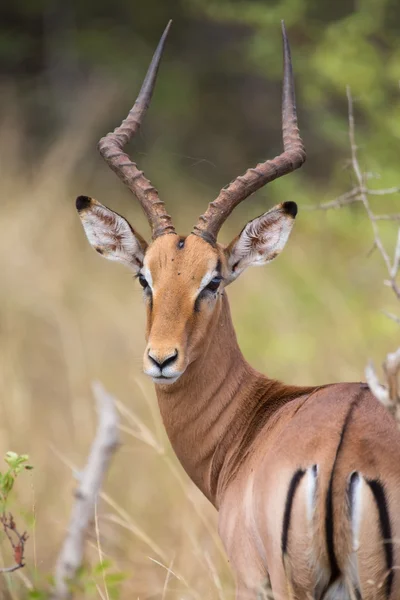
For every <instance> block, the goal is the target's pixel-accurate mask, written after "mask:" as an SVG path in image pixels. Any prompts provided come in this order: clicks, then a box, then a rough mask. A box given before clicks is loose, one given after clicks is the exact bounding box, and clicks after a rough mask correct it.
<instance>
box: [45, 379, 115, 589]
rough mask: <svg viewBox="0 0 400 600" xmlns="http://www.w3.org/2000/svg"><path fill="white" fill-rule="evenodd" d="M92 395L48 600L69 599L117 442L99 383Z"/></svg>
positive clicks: (109, 400)
mask: <svg viewBox="0 0 400 600" xmlns="http://www.w3.org/2000/svg"><path fill="white" fill-rule="evenodd" d="M93 394H94V396H95V398H96V403H97V412H98V428H97V433H96V437H95V439H94V442H93V444H92V447H91V450H90V453H89V457H88V460H87V463H86V466H85V469H84V470H83V472H82V474H81V476H80V483H79V487H78V489H77V491H76V493H75V504H74V506H73V509H72V513H71V518H70V522H69V527H68V533H67V536H66V538H65V540H64V543H63V546H62V549H61V552H60V554H59V557H58V560H57V564H56V568H55V577H54V578H55V582H54V589H53V592H52V600H68V599H70V598H72V590H71V584H73V582H74V579H75V577H76V575H77V572H78V569H79V568H80V567H81V566H82V562H83V555H84V547H85V539H86V536H87V532H88V529H89V526H90V524H91V522H92V520H93V518H94V512H95V505H96V502H97V498H98V495H99V492H100V490H101V486H102V483H103V480H104V477H105V475H106V473H107V470H108V467H109V463H110V460H111V457H112V455H113V454H114V452H115V450H116V448H117V446H118V443H119V435H118V425H119V417H118V413H117V410H116V407H115V402H114V398H113V397H112V396H111V395H109V394H108V393H107V392H106V391H105V390H104V388H103V387H102V386H101V385H100V384H99V383H96V384H93Z"/></svg>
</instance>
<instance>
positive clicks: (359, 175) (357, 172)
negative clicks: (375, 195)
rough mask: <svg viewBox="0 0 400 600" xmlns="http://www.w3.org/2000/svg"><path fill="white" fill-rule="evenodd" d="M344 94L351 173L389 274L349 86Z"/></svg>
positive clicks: (388, 265) (389, 265) (389, 267)
mask: <svg viewBox="0 0 400 600" xmlns="http://www.w3.org/2000/svg"><path fill="white" fill-rule="evenodd" d="M346 92H347V101H348V106H349V139H350V148H351V162H352V166H353V171H354V174H355V176H356V179H357V183H358V186H359V193H360V199H361V202H362V203H363V204H364V208H365V210H366V212H367V215H368V218H369V219H370V221H371V226H372V231H373V234H374V242H375V246H376V247H377V248H378V250H379V252H380V254H381V256H382V258H383V260H384V261H385V265H386V268H387V270H388V272H389V273H390V272H391V264H390V259H389V256H388V254H387V252H386V250H385V247H384V246H383V243H382V240H381V238H380V235H379V229H378V226H377V224H376V222H375V220H374V213H373V212H372V210H371V207H370V205H369V200H368V195H367V192H366V187H365V185H364V176H363V174H362V171H361V168H360V164H359V162H358V157H357V145H356V139H355V130H354V114H353V98H352V96H351V92H350V87H349V86H347V90H346Z"/></svg>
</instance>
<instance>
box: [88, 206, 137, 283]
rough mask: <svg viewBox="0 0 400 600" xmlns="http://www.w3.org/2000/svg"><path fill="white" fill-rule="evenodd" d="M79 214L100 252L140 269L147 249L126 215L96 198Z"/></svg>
mask: <svg viewBox="0 0 400 600" xmlns="http://www.w3.org/2000/svg"><path fill="white" fill-rule="evenodd" d="M79 216H80V218H81V221H82V225H83V228H84V230H85V233H86V237H87V238H88V240H89V242H90V244H91V245H92V246H93V248H94V249H95V250H96V251H97V252H98V253H99V254H101V255H102V256H104V257H105V258H108V259H109V260H115V261H118V262H121V263H123V264H125V265H126V266H128V267H129V268H130V269H133V270H134V271H138V270H139V269H140V267H141V265H142V264H143V258H144V250H145V249H144V248H143V246H142V244H141V242H140V241H139V239H138V238H137V237H136V235H135V233H134V232H133V230H132V228H131V226H130V225H129V223H128V222H127V221H126V220H125V219H124V218H123V217H121V216H120V215H118V214H117V213H115V212H114V211H112V210H110V209H109V208H107V207H106V206H103V205H102V204H100V203H99V202H97V201H95V200H92V203H91V205H90V206H89V207H88V208H87V209H85V210H83V211H81V212H80V213H79Z"/></svg>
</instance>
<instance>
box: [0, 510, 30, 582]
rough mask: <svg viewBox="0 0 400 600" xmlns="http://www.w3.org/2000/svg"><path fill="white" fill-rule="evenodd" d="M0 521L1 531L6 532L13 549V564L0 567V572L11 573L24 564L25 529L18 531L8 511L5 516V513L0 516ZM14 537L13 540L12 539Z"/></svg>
mask: <svg viewBox="0 0 400 600" xmlns="http://www.w3.org/2000/svg"><path fill="white" fill-rule="evenodd" d="M0 523H1V524H2V525H3V531H4V533H5V534H6V536H7V538H8V541H9V542H10V545H11V548H12V549H13V554H14V561H15V564H14V565H12V566H11V567H2V568H0V573H12V572H13V571H17V570H18V569H22V567H24V566H25V562H24V551H25V542H26V540H27V539H28V535H27V533H26V531H24V533H19V532H18V530H17V527H16V525H15V521H14V517H13V516H12V514H11V513H10V514H9V515H8V517H7V515H6V514H5V513H3V514H2V515H1V516H0ZM14 539H15V541H14Z"/></svg>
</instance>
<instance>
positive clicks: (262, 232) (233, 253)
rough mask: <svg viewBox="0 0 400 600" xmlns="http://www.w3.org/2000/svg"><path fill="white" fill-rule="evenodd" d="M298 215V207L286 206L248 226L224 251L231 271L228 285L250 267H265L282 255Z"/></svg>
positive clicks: (291, 204) (271, 211) (266, 214)
mask: <svg viewBox="0 0 400 600" xmlns="http://www.w3.org/2000/svg"><path fill="white" fill-rule="evenodd" d="M296 214H297V205H296V203H295V202H284V203H283V204H278V206H275V207H274V208H272V209H271V210H269V211H268V212H266V213H264V214H263V215H261V217H257V218H256V219H253V220H252V221H249V223H247V225H246V227H245V228H244V229H243V230H242V232H241V233H240V234H239V235H238V236H237V237H236V238H235V239H234V240H232V242H231V243H230V244H229V246H228V247H227V248H226V250H225V252H226V255H227V259H228V267H229V269H230V278H229V277H228V283H230V282H231V281H234V280H235V279H236V277H238V276H239V275H240V273H242V271H244V269H246V268H247V267H249V266H250V265H265V264H266V263H268V262H270V261H271V260H273V259H274V258H275V257H276V256H278V254H280V253H281V251H282V250H283V248H284V246H285V244H286V242H287V240H288V238H289V235H290V232H291V231H292V227H293V225H294V219H295V217H296Z"/></svg>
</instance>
